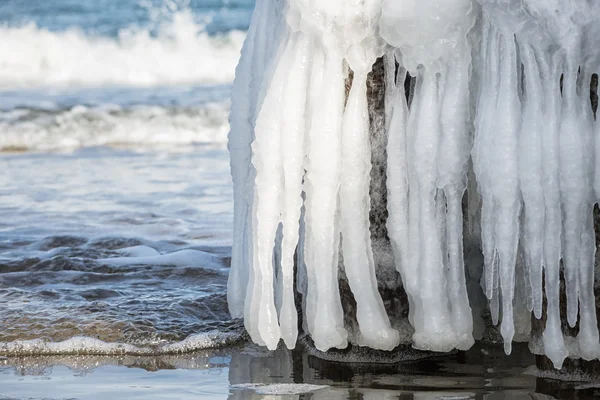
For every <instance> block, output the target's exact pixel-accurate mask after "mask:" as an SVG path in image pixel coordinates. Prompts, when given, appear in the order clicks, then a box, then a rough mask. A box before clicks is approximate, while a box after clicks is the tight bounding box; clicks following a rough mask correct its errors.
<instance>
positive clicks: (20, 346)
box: [0, 331, 244, 356]
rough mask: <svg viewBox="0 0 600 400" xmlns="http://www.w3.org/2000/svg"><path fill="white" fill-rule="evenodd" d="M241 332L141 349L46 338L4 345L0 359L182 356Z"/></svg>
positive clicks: (200, 336) (225, 343)
mask: <svg viewBox="0 0 600 400" xmlns="http://www.w3.org/2000/svg"><path fill="white" fill-rule="evenodd" d="M243 337H244V334H243V333H242V332H241V331H234V332H220V331H211V332H206V333H199V334H195V335H190V336H188V337H187V338H186V339H184V340H182V341H180V342H176V343H167V344H162V345H159V346H156V347H138V346H135V345H133V344H126V343H108V342H104V341H102V340H99V339H95V338H92V337H85V336H77V337H73V338H70V339H67V340H64V341H62V342H49V341H46V340H43V339H34V340H16V341H14V342H0V356H23V355H71V354H77V355H120V354H128V355H160V354H182V353H190V352H193V351H197V350H203V349H214V348H219V347H225V346H229V345H232V344H235V343H237V342H239V341H241V340H242V339H243Z"/></svg>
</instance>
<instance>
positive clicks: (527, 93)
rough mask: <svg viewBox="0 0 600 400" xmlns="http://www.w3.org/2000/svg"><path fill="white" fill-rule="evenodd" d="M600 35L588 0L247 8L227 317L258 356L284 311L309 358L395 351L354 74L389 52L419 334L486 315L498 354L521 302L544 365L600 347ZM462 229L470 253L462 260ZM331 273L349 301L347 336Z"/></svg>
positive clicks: (404, 254) (407, 263) (394, 160)
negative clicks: (479, 298) (570, 336)
mask: <svg viewBox="0 0 600 400" xmlns="http://www.w3.org/2000/svg"><path fill="white" fill-rule="evenodd" d="M599 34H600V3H597V2H594V1H589V0H574V1H569V2H564V1H560V0H551V1H548V0H479V2H475V1H472V0H452V1H441V0H421V1H419V2H416V1H414V0H332V1H327V2H317V1H309V0H258V1H257V5H256V9H255V12H254V15H253V19H252V24H251V28H250V31H249V33H248V36H247V39H246V42H245V44H244V48H243V50H242V58H241V61H240V64H239V66H238V68H237V71H236V81H235V85H234V93H233V99H232V112H231V118H230V122H231V133H230V136H229V149H230V152H231V169H232V175H233V180H234V186H235V189H234V191H235V194H234V196H235V222H234V223H235V227H234V241H233V257H232V267H231V273H230V279H229V288H228V289H229V292H228V300H229V305H230V311H231V314H232V315H233V316H234V317H243V318H244V321H245V326H246V329H247V330H248V332H249V334H250V335H251V337H252V339H253V340H254V341H255V342H257V343H259V344H261V345H265V346H267V347H269V348H271V349H272V348H275V347H276V346H277V344H278V343H279V341H280V339H283V341H284V342H285V343H286V345H287V346H288V347H293V346H294V345H295V343H296V338H297V335H298V326H299V325H300V324H299V323H298V313H297V311H296V310H297V308H299V309H301V311H302V312H301V315H302V316H303V321H301V322H302V324H301V325H302V329H303V330H304V331H306V332H307V333H308V334H310V336H311V337H312V339H313V341H314V344H315V346H316V347H317V348H318V349H319V350H323V351H326V350H328V349H330V348H344V347H346V346H347V345H348V342H349V341H350V342H352V343H355V344H358V345H361V346H369V347H372V348H376V349H381V350H391V349H393V348H394V347H396V346H397V345H398V344H399V343H400V341H401V337H402V335H401V334H400V333H402V332H400V333H399V332H398V331H397V330H396V329H394V327H397V326H398V323H397V321H394V320H392V321H390V318H389V317H388V313H387V312H386V308H385V306H384V301H383V300H382V297H381V295H380V291H379V290H378V286H379V285H378V279H377V271H378V265H377V263H376V262H375V259H376V257H375V256H374V253H373V248H374V245H373V243H372V237H371V236H372V235H371V230H370V220H369V213H370V212H371V197H372V195H373V193H372V185H371V168H372V152H371V147H372V143H371V141H372V138H371V136H372V135H371V134H372V132H371V131H372V127H371V122H372V121H370V118H369V114H370V112H369V111H370V110H369V99H368V96H367V79H368V78H367V77H368V75H369V73H370V71H371V68H372V66H373V64H374V63H375V61H376V60H377V59H378V58H380V57H382V56H384V59H385V60H386V61H385V64H386V72H385V74H386V77H385V84H386V86H385V91H386V93H385V112H384V114H385V115H384V116H385V131H386V138H387V147H386V151H387V170H386V177H387V190H386V193H385V194H386V196H387V212H388V218H387V222H386V224H387V232H388V236H389V241H390V244H391V248H392V252H393V258H394V264H395V268H396V270H397V271H398V273H399V275H400V277H401V281H402V285H403V288H404V291H405V292H406V298H407V301H408V305H409V310H410V311H409V314H408V321H409V322H410V325H411V326H412V328H413V329H414V332H412V338H411V341H412V344H413V346H414V347H416V348H419V349H424V350H433V351H449V350H452V349H455V348H456V349H463V350H464V349H468V348H470V347H471V346H472V345H473V343H474V336H473V330H474V317H478V315H476V314H477V313H482V312H486V313H489V314H490V315H491V319H492V321H493V323H494V324H498V323H499V324H500V332H501V335H502V337H503V340H504V343H505V351H506V352H507V353H510V352H511V343H512V342H513V340H514V339H515V335H517V336H523V334H527V331H528V329H529V319H530V318H529V316H530V315H531V314H533V315H534V316H535V318H538V319H539V318H542V316H543V317H544V318H545V322H546V324H545V330H544V333H543V346H542V347H543V352H544V354H546V355H547V356H548V357H549V358H550V359H551V360H552V361H553V363H554V365H555V366H556V367H560V366H561V365H562V363H563V360H564V359H565V358H566V357H567V356H569V355H575V353H577V356H579V357H581V358H584V359H586V360H590V359H596V358H598V357H599V356H600V341H599V336H598V327H597V317H596V311H597V310H596V303H595V297H594V272H595V253H596V240H595V233H594V220H593V209H594V205H595V203H596V202H597V200H598V197H599V196H600V178H599V177H600V165H598V163H600V136H599V135H600V124H598V123H597V122H596V121H595V117H594V113H595V110H594V107H593V101H592V100H593V99H591V97H594V96H595V93H596V88H595V87H594V85H592V82H594V81H595V82H597V75H595V77H596V80H594V79H593V77H594V74H597V73H598V72H599V70H600V47H598V42H597V39H596V38H598V37H599ZM407 79H408V80H409V82H407V81H406V80H407ZM407 87H410V89H409V90H408V91H407ZM596 154H598V155H596ZM370 189H371V193H370ZM466 193H467V194H466ZM465 222H466V223H465ZM467 237H468V238H469V240H470V242H469V243H468V245H469V246H471V247H476V248H477V250H479V251H480V252H481V253H482V254H483V262H479V263H477V262H475V263H473V261H472V260H473V258H471V259H470V260H471V263H472V264H473V265H469V264H468V263H467V265H466V264H465V256H464V253H465V251H464V247H465V246H466V238H467ZM472 238H475V241H474V243H472V242H473V240H472ZM476 259H477V258H475V260H476ZM466 269H468V270H470V271H475V272H477V271H478V272H479V276H481V282H480V283H481V290H482V291H483V293H484V294H485V297H486V298H487V300H488V302H487V304H485V305H484V307H481V306H480V305H478V304H475V302H476V299H474V298H473V296H470V294H471V292H472V290H471V291H469V290H467V286H468V283H469V282H468V279H467V275H469V276H477V273H475V274H467V273H466ZM340 271H343V275H344V279H345V280H346V281H347V284H348V286H349V288H350V290H351V292H352V295H353V297H354V300H355V302H356V307H355V319H356V322H357V326H358V330H352V332H350V333H349V331H348V329H347V326H346V324H345V322H344V306H345V305H344V304H343V302H342V301H341V297H340V290H339V284H338V281H339V279H340ZM561 273H562V274H563V275H564V281H565V286H566V290H565V293H566V296H565V298H564V299H563V301H562V303H563V304H561V296H560V275H561ZM379 283H381V282H379ZM296 292H299V293H301V294H302V301H301V303H296V302H295V298H296V297H295V294H296ZM561 307H566V316H567V317H566V320H567V322H568V324H569V325H570V326H571V327H574V326H576V325H578V327H579V332H578V336H577V339H576V342H577V347H578V350H577V351H574V350H573V349H572V347H573V346H570V347H569V346H567V345H566V344H565V340H564V338H563V333H562V329H561V315H560V309H561ZM474 310H475V311H474ZM570 348H571V349H570Z"/></svg>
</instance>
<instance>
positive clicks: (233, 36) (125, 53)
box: [0, 10, 245, 90]
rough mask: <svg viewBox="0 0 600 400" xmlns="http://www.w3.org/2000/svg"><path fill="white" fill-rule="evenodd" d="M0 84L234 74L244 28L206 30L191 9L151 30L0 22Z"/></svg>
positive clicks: (198, 79) (215, 79)
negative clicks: (113, 31)
mask: <svg viewBox="0 0 600 400" xmlns="http://www.w3.org/2000/svg"><path fill="white" fill-rule="evenodd" d="M0 37H2V40H1V41H0V90H7V89H15V88H26V87H39V86H105V85H131V86H141V87H146V86H155V85H169V84H190V83H203V84H204V83H229V82H231V81H233V77H234V73H235V66H236V64H237V61H238V59H239V54H240V49H241V47H242V42H243V40H244V38H245V33H244V32H241V31H231V32H228V33H226V34H221V35H209V34H208V33H206V32H205V31H204V26H203V25H202V24H199V23H198V22H196V21H195V20H194V16H193V14H192V12H191V11H190V10H182V11H179V12H177V13H175V14H173V16H172V18H171V19H170V20H169V21H168V22H165V23H163V24H161V25H160V26H159V28H158V30H157V31H156V33H152V32H151V30H149V29H147V28H139V27H128V28H124V29H121V30H120V31H119V33H118V35H117V37H115V38H112V37H106V36H93V35H89V34H86V33H84V32H82V31H81V30H80V29H77V28H69V29H68V30H65V31H50V30H47V29H45V28H41V27H39V26H37V25H36V24H35V23H34V22H31V23H28V24H25V25H22V26H18V27H12V26H4V27H2V26H0Z"/></svg>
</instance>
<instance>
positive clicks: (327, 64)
mask: <svg viewBox="0 0 600 400" xmlns="http://www.w3.org/2000/svg"><path fill="white" fill-rule="evenodd" d="M317 49H318V50H316V52H317V55H316V57H315V59H314V61H313V76H312V77H311V97H310V102H311V104H310V107H311V116H312V118H311V121H310V123H311V125H310V128H309V138H308V142H307V145H308V147H307V154H308V157H307V160H306V161H307V163H306V165H305V169H306V177H305V187H304V191H305V192H306V201H305V207H306V236H307V238H306V244H305V262H306V266H307V269H308V271H309V273H308V279H309V281H308V297H307V308H308V309H307V318H308V327H309V330H310V333H311V335H312V338H313V341H314V343H315V346H316V347H317V349H319V350H322V351H325V350H328V349H330V348H332V347H338V348H345V347H346V346H347V337H348V334H347V332H346V330H345V328H344V325H343V311H342V305H341V301H340V295H339V289H338V266H337V262H336V260H337V253H338V247H337V246H336V244H337V243H338V240H339V238H338V237H336V231H337V229H336V221H335V214H336V211H337V208H338V201H337V199H338V191H339V185H340V139H341V121H342V116H343V107H344V76H343V69H342V55H341V54H339V52H338V50H337V49H336V48H335V47H334V46H329V47H322V46H319V45H318V46H317ZM318 63H319V64H320V65H319V64H318ZM315 71H316V74H320V71H322V75H321V76H315Z"/></svg>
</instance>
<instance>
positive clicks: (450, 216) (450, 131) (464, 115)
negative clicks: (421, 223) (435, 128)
mask: <svg viewBox="0 0 600 400" xmlns="http://www.w3.org/2000/svg"><path fill="white" fill-rule="evenodd" d="M462 53H463V54H462V56H461V57H460V58H459V59H457V60H453V61H452V62H451V63H449V66H448V71H447V77H446V79H445V85H444V91H443V99H442V104H441V124H442V137H441V140H440V144H439V146H440V147H439V150H438V153H439V156H438V172H437V174H438V176H437V186H438V188H440V189H442V190H443V192H444V195H445V200H446V205H445V207H444V208H445V213H444V214H445V215H442V217H443V218H444V219H445V222H446V229H445V231H446V232H445V238H444V237H441V239H442V240H444V239H445V254H447V257H448V261H447V270H448V272H447V282H448V297H449V299H450V306H451V309H452V321H453V325H454V330H455V332H456V335H457V345H456V347H457V348H459V349H461V350H467V349H469V348H470V347H471V346H472V345H473V343H474V341H473V317H472V314H471V307H470V306H469V299H468V297H467V286H466V281H465V279H466V278H465V267H464V256H463V212H462V198H463V194H464V193H465V190H466V187H467V168H468V162H469V152H470V149H471V135H470V127H469V67H470V62H471V57H470V54H469V53H470V51H467V50H465V51H463V52H462Z"/></svg>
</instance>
